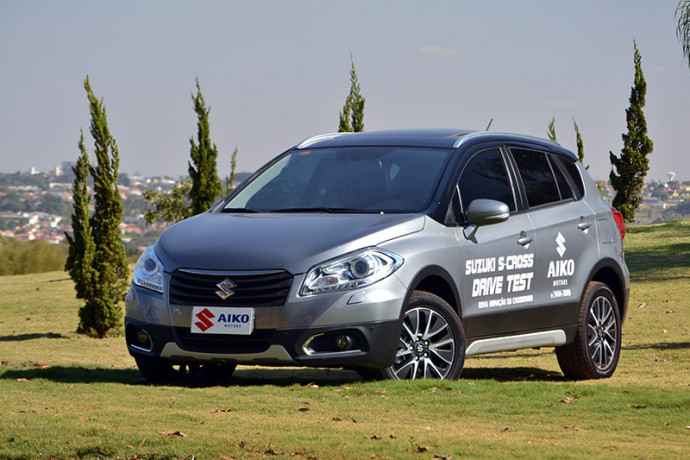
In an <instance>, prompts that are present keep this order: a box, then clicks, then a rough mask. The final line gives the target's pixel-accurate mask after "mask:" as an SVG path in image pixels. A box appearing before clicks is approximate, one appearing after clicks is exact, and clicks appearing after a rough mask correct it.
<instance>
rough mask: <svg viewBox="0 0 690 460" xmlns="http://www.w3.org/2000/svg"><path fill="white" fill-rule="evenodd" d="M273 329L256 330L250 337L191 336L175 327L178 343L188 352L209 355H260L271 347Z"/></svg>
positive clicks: (186, 330)
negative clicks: (206, 353) (199, 352)
mask: <svg viewBox="0 0 690 460" xmlns="http://www.w3.org/2000/svg"><path fill="white" fill-rule="evenodd" d="M274 332H275V330H274V329H257V330H255V331H254V332H252V333H251V335H226V334H192V333H191V332H190V330H189V328H188V327H176V328H175V333H176V334H177V339H178V343H179V344H180V345H182V348H184V349H185V350H190V351H202V352H209V353H261V352H263V351H266V350H267V349H268V347H269V346H270V345H271V339H272V338H273V333H274Z"/></svg>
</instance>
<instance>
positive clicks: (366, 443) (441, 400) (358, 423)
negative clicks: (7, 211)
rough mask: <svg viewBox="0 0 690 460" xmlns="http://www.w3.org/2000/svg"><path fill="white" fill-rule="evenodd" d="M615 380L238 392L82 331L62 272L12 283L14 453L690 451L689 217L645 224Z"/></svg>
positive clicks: (9, 341)
mask: <svg viewBox="0 0 690 460" xmlns="http://www.w3.org/2000/svg"><path fill="white" fill-rule="evenodd" d="M625 246H626V254H627V260H628V266H629V267H630V269H631V273H632V274H631V278H632V280H631V284H632V289H631V299H630V309H629V313H628V317H627V320H626V322H625V324H624V327H623V350H622V353H621V358H620V362H619V366H618V370H617V371H616V373H615V374H614V376H613V377H612V378H611V379H608V380H600V381H586V382H571V381H568V380H565V379H564V378H563V376H562V374H561V373H560V370H559V368H558V364H557V362H556V357H555V355H554V353H553V350H552V349H541V350H528V351H519V352H514V353H501V354H494V355H485V356H480V357H472V358H468V359H467V361H466V367H465V371H464V372H463V377H462V378H461V379H460V380H457V381H433V380H429V381H415V382H389V381H386V382H368V383H367V382H361V381H359V379H358V377H357V375H356V374H355V373H353V372H349V371H343V370H322V369H303V368H259V367H256V368H255V367H240V368H238V370H237V371H236V372H235V374H234V377H233V380H232V381H231V383H230V384H229V385H226V386H207V387H176V386H153V385H149V384H148V383H146V381H145V380H144V379H143V378H142V377H141V376H140V374H139V372H138V371H137V370H136V368H135V366H134V361H133V359H132V358H131V357H130V356H129V355H128V354H127V351H126V348H125V343H124V338H123V337H122V331H116V332H115V333H114V334H113V336H112V337H109V338H106V339H102V340H98V339H93V338H88V337H83V336H80V335H77V334H76V333H75V332H74V331H75V329H76V327H77V323H78V316H77V310H78V308H79V305H80V304H79V302H78V301H77V300H76V299H75V298H74V290H73V285H72V282H71V281H70V280H69V278H68V276H67V275H66V274H65V273H63V272H52V273H45V274H39V275H22V276H8V277H0V458H3V459H14V458H123V459H125V458H127V459H135V458H137V459H138V458H179V459H182V458H189V459H191V458H197V459H204V458H298V459H300V458H301V459H310V458H322V459H331V458H367V459H369V458H391V459H400V458H412V459H434V458H451V457H452V458H455V459H458V458H461V457H462V458H502V457H520V458H531V457H532V458H545V457H546V458H583V457H594V458H650V459H653V458H689V457H690V222H681V223H669V224H662V225H650V226H639V227H632V228H631V229H630V230H629V233H628V235H627V236H626V240H625Z"/></svg>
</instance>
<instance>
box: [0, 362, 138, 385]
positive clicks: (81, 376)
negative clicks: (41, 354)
mask: <svg viewBox="0 0 690 460" xmlns="http://www.w3.org/2000/svg"><path fill="white" fill-rule="evenodd" d="M0 370H2V368H0ZM21 379H26V380H29V381H30V380H34V379H42V380H49V381H51V382H55V383H123V384H128V385H136V384H142V383H145V382H146V381H145V380H144V378H143V377H142V376H141V374H140V373H139V371H138V370H136V369H100V368H87V367H67V366H52V367H47V368H42V367H29V368H26V369H9V370H7V371H5V372H4V373H2V374H0V380H20V381H23V380H21Z"/></svg>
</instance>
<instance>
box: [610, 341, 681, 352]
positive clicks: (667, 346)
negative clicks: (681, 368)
mask: <svg viewBox="0 0 690 460" xmlns="http://www.w3.org/2000/svg"><path fill="white" fill-rule="evenodd" d="M623 350H690V342H660V343H640V344H636V345H624V346H623Z"/></svg>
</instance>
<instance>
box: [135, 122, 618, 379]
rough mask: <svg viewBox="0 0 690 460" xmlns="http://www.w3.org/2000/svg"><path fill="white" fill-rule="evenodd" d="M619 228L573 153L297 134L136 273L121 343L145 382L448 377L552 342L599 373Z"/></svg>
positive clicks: (515, 138) (495, 143)
mask: <svg viewBox="0 0 690 460" xmlns="http://www.w3.org/2000/svg"><path fill="white" fill-rule="evenodd" d="M623 236H624V227H623V222H622V218H621V216H620V214H619V213H617V211H615V210H612V208H611V207H610V206H609V205H607V204H606V202H604V200H603V199H602V197H601V194H600V193H599V190H597V187H596V185H595V184H594V182H593V181H592V179H591V178H590V176H589V174H588V173H587V172H586V171H585V169H584V168H583V167H582V165H581V164H580V163H578V161H577V159H576V157H575V156H574V155H573V154H572V153H571V152H569V151H567V150H565V149H563V148H562V147H560V146H559V145H557V144H555V143H552V142H549V141H546V140H542V139H536V138H532V137H527V136H521V135H516V134H504V133H496V132H472V131H457V130H455V131H453V130H409V131H385V132H368V133H356V134H355V133H352V134H342V133H339V134H327V135H322V136H316V137H313V138H310V139H307V140H305V141H303V142H302V143H300V144H299V145H297V146H295V147H293V148H291V149H289V150H287V151H286V152H285V153H283V154H281V155H279V156H278V157H277V158H275V159H274V160H273V161H271V162H270V163H268V164H267V165H266V166H264V167H263V168H261V169H260V170H259V171H257V172H256V173H255V174H253V175H252V176H251V177H250V178H249V179H247V180H246V181H244V182H243V183H242V185H241V186H239V187H238V188H237V189H236V190H234V191H233V192H232V193H231V194H229V195H228V196H227V197H225V198H224V199H222V200H221V201H219V202H218V203H217V204H215V205H214V206H213V207H212V208H211V209H210V210H209V211H208V212H206V213H203V214H200V215H197V216H195V217H192V218H190V219H187V220H185V221H183V222H180V223H178V224H176V225H174V226H172V227H171V228H170V229H168V230H167V231H166V232H165V233H163V235H162V236H161V237H160V238H159V240H158V241H157V242H156V244H155V245H154V246H152V247H150V248H148V249H147V250H146V251H145V252H144V254H143V255H142V256H141V258H140V259H139V262H138V263H137V265H136V268H135V270H134V277H133V282H132V287H131V290H130V291H129V293H128V295H127V299H126V318H125V324H126V338H127V347H128V349H129V352H130V353H131V354H132V356H134V358H135V360H136V363H137V366H138V367H139V370H140V371H141V373H142V374H143V375H144V377H145V378H147V379H149V380H151V381H156V382H159V381H170V380H176V379H177V380H179V379H182V380H185V379H194V380H202V381H209V380H215V381H219V380H224V379H227V378H228V377H229V376H230V375H231V374H232V372H233V370H234V369H235V366H236V365H237V364H266V365H293V366H294V365H303V366H319V367H345V368H350V369H355V370H357V371H358V372H359V373H360V374H361V375H362V376H364V377H367V378H387V379H415V378H429V377H433V378H441V379H455V378H457V377H458V376H459V375H460V373H461V371H462V368H463V364H464V361H465V356H469V355H478V354H482V353H493V352H499V351H508V350H517V349H521V348H533V347H556V355H557V357H558V362H559V364H560V367H561V369H562V371H563V373H564V374H565V375H566V376H567V377H569V378H574V379H588V378H601V377H609V376H611V375H612V374H613V372H614V370H615V368H616V365H617V363H618V357H619V353H620V348H621V326H622V323H623V320H624V318H625V313H626V309H627V306H628V296H629V290H630V286H629V273H628V269H627V267H626V265H625V261H624V255H623V244H622V240H623Z"/></svg>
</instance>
